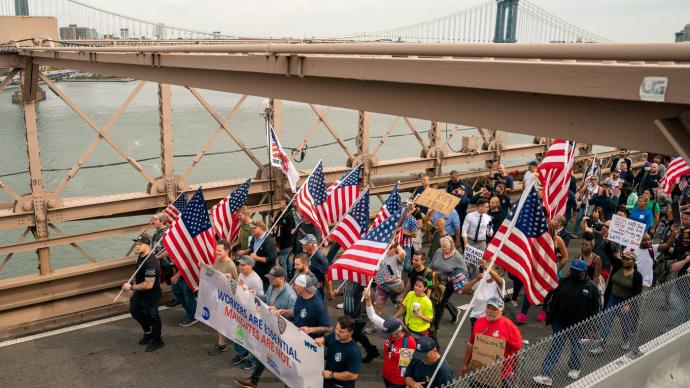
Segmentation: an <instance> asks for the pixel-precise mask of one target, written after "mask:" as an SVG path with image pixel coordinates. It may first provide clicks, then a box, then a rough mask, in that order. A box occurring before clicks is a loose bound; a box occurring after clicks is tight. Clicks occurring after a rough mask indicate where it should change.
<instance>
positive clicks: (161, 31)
mask: <svg viewBox="0 0 690 388" xmlns="http://www.w3.org/2000/svg"><path fill="white" fill-rule="evenodd" d="M153 36H154V37H155V38H156V39H163V40H165V39H168V28H167V27H166V26H165V24H163V23H158V24H156V26H155V27H154V33H153Z"/></svg>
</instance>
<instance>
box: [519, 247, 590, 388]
mask: <svg viewBox="0 0 690 388" xmlns="http://www.w3.org/2000/svg"><path fill="white" fill-rule="evenodd" d="M587 267H588V264H587V262H586V261H584V260H582V259H580V258H577V259H574V260H572V261H571V262H570V272H569V274H568V276H567V277H564V278H562V279H561V281H560V282H559V283H558V287H556V289H555V290H553V291H551V292H550V293H549V294H548V295H547V296H546V298H545V300H544V309H545V310H546V311H547V319H546V323H547V324H550V325H551V329H553V332H554V335H555V334H557V333H559V332H561V331H563V330H565V329H567V328H569V327H570V326H572V325H575V324H577V323H578V322H581V321H584V320H585V319H587V318H589V317H591V316H593V315H595V314H597V313H598V312H599V309H600V305H601V302H600V300H601V299H600V293H599V289H598V288H597V286H596V285H595V284H594V282H592V281H591V280H589V277H588V276H587ZM578 337H579V336H568V341H570V346H571V348H572V351H571V354H570V360H569V361H568V368H569V369H570V370H569V371H568V377H569V378H571V379H573V380H577V379H578V378H579V377H580V370H581V364H582V343H580V338H578ZM562 350H563V342H562V341H561V342H559V341H554V342H553V343H552V344H551V347H550V348H549V350H548V352H547V353H546V356H545V357H544V361H543V362H542V364H541V371H540V372H541V373H540V374H539V375H538V376H534V377H532V379H533V380H534V382H535V383H537V384H539V385H545V386H551V385H553V380H552V378H553V374H554V371H555V369H556V365H558V361H559V359H560V358H561V352H562Z"/></svg>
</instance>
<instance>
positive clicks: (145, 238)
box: [132, 233, 151, 245]
mask: <svg viewBox="0 0 690 388" xmlns="http://www.w3.org/2000/svg"><path fill="white" fill-rule="evenodd" d="M132 241H134V242H136V243H140V244H146V245H151V237H150V236H149V235H148V234H146V233H142V234H140V235H139V237H137V238H135V239H133V240H132Z"/></svg>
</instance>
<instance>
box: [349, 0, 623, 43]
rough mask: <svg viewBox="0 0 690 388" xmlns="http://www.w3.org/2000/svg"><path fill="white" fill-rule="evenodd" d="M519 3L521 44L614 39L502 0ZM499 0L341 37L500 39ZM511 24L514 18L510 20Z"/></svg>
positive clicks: (530, 6)
mask: <svg viewBox="0 0 690 388" xmlns="http://www.w3.org/2000/svg"><path fill="white" fill-rule="evenodd" d="M501 2H504V3H513V4H515V5H516V6H517V12H516V14H517V15H516V17H517V22H516V31H515V33H516V37H515V38H516V40H517V41H518V42H520V43H551V42H560V43H570V42H573V43H574V42H592V43H603V42H610V41H609V40H608V39H606V38H604V37H602V36H599V35H596V34H593V33H590V32H588V31H585V30H584V29H582V28H579V27H577V26H575V25H573V24H571V23H568V22H567V21H565V20H563V19H561V18H559V17H557V16H555V15H554V14H552V13H550V12H548V11H546V10H544V9H542V8H540V7H538V6H536V5H534V4H532V3H530V2H528V1H527V0H508V1H506V0H501ZM498 11H499V5H498V4H497V1H496V0H488V1H486V2H484V3H481V4H478V5H476V6H473V7H470V8H467V9H464V10H462V11H459V12H455V13H452V14H450V15H446V16H442V17H438V18H434V19H431V20H426V21H423V22H419V23H415V24H410V25H406V26H402V27H397V28H392V29H387V30H381V31H375V32H364V33H356V34H353V35H351V36H345V37H341V38H348V39H356V40H390V41H402V42H419V43H459V42H463V43H472V42H484V43H488V42H494V41H496V40H495V38H496V34H495V32H496V22H497V19H498V20H501V17H500V16H503V17H508V18H510V17H511V16H510V15H508V13H505V14H499V15H500V16H499V17H497V13H498ZM508 23H510V21H508Z"/></svg>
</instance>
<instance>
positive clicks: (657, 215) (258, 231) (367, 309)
mask: <svg viewBox="0 0 690 388" xmlns="http://www.w3.org/2000/svg"><path fill="white" fill-rule="evenodd" d="M536 167H537V163H536V162H530V163H529V169H528V171H527V172H526V173H525V174H524V177H523V178H522V184H523V185H525V184H530V183H531V182H533V181H535V179H536V174H537V172H536V171H537V168H536ZM585 167H586V168H585V171H584V176H585V179H583V180H582V181H581V183H580V184H579V185H578V183H577V181H576V180H575V178H574V177H573V179H572V182H570V193H569V204H568V208H567V210H566V214H565V216H557V217H554V218H553V219H551V220H550V221H549V233H550V235H551V237H552V238H553V241H554V250H555V252H556V253H557V256H558V260H559V263H558V276H559V279H560V282H559V285H558V287H557V288H556V289H555V290H554V291H552V292H551V293H550V294H549V296H547V301H546V302H545V303H544V306H535V307H538V308H539V310H538V314H537V320H538V321H546V323H547V324H549V325H551V328H552V329H553V332H554V333H559V332H561V331H563V330H566V329H567V328H568V327H570V326H572V325H575V324H577V323H578V322H581V321H583V320H585V319H587V318H588V317H591V316H593V315H595V314H597V313H598V312H600V311H601V310H602V309H604V308H615V307H616V306H619V305H624V307H623V308H621V309H620V310H619V315H620V317H619V319H620V320H621V325H625V331H626V332H627V333H628V334H629V336H628V337H625V338H624V342H623V343H622V344H619V345H620V346H621V347H623V348H624V349H628V348H630V346H631V345H630V339H631V336H633V335H634V332H635V327H634V326H635V325H636V322H637V319H638V317H639V315H640V314H642V312H641V311H640V309H639V306H637V305H635V304H631V303H628V302H627V301H628V300H630V299H631V298H633V297H635V296H636V295H639V294H640V293H642V292H643V290H645V289H647V288H650V287H653V286H655V285H656V284H658V283H660V282H661V281H664V280H666V279H668V278H669V276H673V275H675V274H680V273H685V272H687V271H688V269H689V268H690V187H686V188H685V190H679V189H678V188H675V189H674V191H673V192H672V193H670V194H667V193H664V192H663V191H661V190H658V186H659V182H660V180H661V179H662V178H663V174H664V171H665V165H664V159H663V158H662V157H658V156H657V157H654V159H653V161H650V162H649V163H648V164H647V166H645V167H644V168H643V169H641V171H640V172H639V173H638V174H634V173H633V164H632V160H631V159H630V158H629V157H628V156H627V152H626V151H625V150H621V152H620V154H619V155H618V156H617V157H615V158H613V160H612V164H611V165H610V166H606V168H603V169H602V168H601V167H599V166H596V165H595V166H591V165H590V166H585ZM606 169H608V170H609V172H608V174H603V170H606ZM684 179H687V177H685V178H684ZM516 180H517V177H516V176H514V175H512V174H510V173H508V172H507V171H506V168H505V167H504V166H503V165H499V166H498V168H497V170H496V173H495V175H494V176H493V178H492V179H490V180H488V182H487V183H486V184H484V185H481V186H480V187H478V188H474V187H472V186H470V185H469V184H468V183H467V182H465V181H463V180H462V179H461V177H460V173H459V172H458V171H451V172H450V175H449V181H448V184H447V187H446V191H447V193H449V194H451V195H454V196H456V197H458V199H459V202H458V204H457V206H456V207H455V208H454V209H453V210H452V211H451V212H450V213H449V214H447V215H445V214H441V213H439V212H437V211H433V210H430V209H427V208H425V207H423V206H415V204H414V203H412V202H410V203H407V204H406V206H408V209H407V212H406V215H407V216H406V217H404V218H403V219H402V221H401V224H400V227H401V229H402V230H401V233H400V234H399V235H400V236H401V237H400V238H399V239H398V238H396V240H395V241H394V242H393V243H392V244H391V245H390V248H389V249H388V250H387V252H386V253H385V255H384V257H383V260H382V263H381V265H380V267H379V270H378V273H377V274H376V276H375V278H374V281H373V285H372V287H371V288H372V290H370V289H369V288H365V287H363V286H362V285H360V284H357V283H354V282H350V281H345V282H343V284H336V285H333V284H331V282H330V281H329V280H328V278H327V276H326V272H327V270H328V267H329V265H330V264H331V263H332V262H333V261H334V260H335V258H336V255H337V253H338V251H339V250H340V247H339V246H338V245H337V244H335V243H334V242H332V241H322V235H321V233H320V232H319V230H318V228H316V227H315V226H314V225H311V224H310V223H309V222H308V221H306V220H301V219H300V217H299V215H298V214H297V213H296V212H294V210H293V209H290V208H288V207H286V205H285V203H282V204H281V210H283V211H285V214H286V215H285V216H284V217H282V218H281V219H280V222H279V224H278V225H277V228H274V229H273V233H269V231H268V230H267V228H266V225H265V224H264V223H263V221H262V220H259V219H256V220H255V218H254V217H252V214H251V213H250V212H249V211H248V210H247V209H246V208H242V209H240V211H239V221H240V222H241V228H240V232H239V238H238V241H237V242H236V243H235V244H234V245H232V244H230V242H228V241H225V240H220V241H219V242H218V245H217V249H216V257H217V259H216V262H215V264H214V267H215V268H216V269H217V270H218V271H220V272H222V273H224V274H225V276H227V277H228V278H230V279H233V280H235V281H237V282H238V284H239V285H240V286H241V287H244V288H245V289H246V290H248V291H249V292H251V293H252V294H254V295H255V296H256V297H258V298H261V300H263V301H264V302H265V303H266V304H268V305H269V306H271V309H272V310H274V311H275V313H276V314H279V315H282V316H283V317H285V318H286V319H288V320H289V321H291V322H292V323H293V324H294V325H296V326H297V327H298V328H300V330H301V331H302V332H304V333H305V334H307V335H309V336H311V337H312V338H315V339H316V341H317V343H318V344H319V345H320V346H323V347H325V349H326V352H325V354H326V360H325V367H324V371H323V378H324V386H327V387H353V386H354V385H355V382H356V380H357V378H358V375H359V373H360V369H361V364H363V363H364V364H366V363H370V362H372V361H373V360H374V359H376V358H379V357H382V358H383V366H382V370H381V376H382V379H383V382H384V383H385V385H386V387H405V386H407V387H429V385H428V383H429V380H430V378H431V375H432V374H433V373H434V371H435V370H437V369H438V372H437V374H436V377H435V379H434V381H433V383H432V385H431V386H433V387H440V386H442V385H444V384H447V383H449V382H451V381H453V379H454V378H458V377H460V376H464V375H465V374H466V373H468V372H469V371H471V370H472V368H473V366H472V365H471V362H470V361H471V359H472V349H473V344H474V341H475V338H476V336H477V335H483V334H486V333H488V332H491V333H492V334H491V335H492V336H494V337H496V338H499V339H503V340H505V342H506V346H505V355H504V356H505V357H508V356H510V355H511V354H514V353H515V352H517V351H519V350H520V349H521V348H522V345H523V341H522V335H521V333H520V329H519V325H521V324H524V323H525V322H526V321H527V312H528V309H529V308H530V303H529V302H528V300H527V297H526V296H525V297H524V299H523V300H522V306H520V305H519V304H520V293H521V291H522V289H523V287H522V284H521V282H520V280H519V279H518V278H517V277H515V276H512V275H508V274H507V273H506V272H505V271H504V270H503V269H501V268H498V267H491V268H490V267H489V263H488V262H486V261H480V262H479V263H478V265H477V263H467V262H466V261H465V258H464V254H463V252H464V248H465V247H466V246H471V247H474V248H477V249H480V250H484V249H486V247H487V245H488V244H489V243H490V241H491V239H492V238H493V236H494V234H496V232H497V230H498V227H499V226H500V225H501V223H502V222H503V220H504V219H506V217H507V216H508V213H509V212H510V210H511V196H510V194H511V193H512V192H513V191H514V190H515V189H516V187H515V185H516ZM537 186H538V184H537ZM688 186H690V185H688ZM429 187H432V185H431V183H430V177H428V176H423V177H422V178H421V185H420V187H418V188H417V189H416V190H415V191H414V193H415V194H421V193H423V192H424V190H425V189H427V188H429ZM674 201H676V202H677V203H678V204H679V205H678V208H679V209H680V213H678V212H676V213H675V217H678V216H679V214H680V220H674V219H673V217H674V212H673V211H672V206H671V204H672V203H673V202H674ZM614 214H615V215H618V216H622V217H627V218H630V219H633V220H636V221H639V222H642V223H644V224H645V235H644V238H643V241H642V243H641V244H640V247H639V248H638V249H630V248H628V247H622V246H620V245H618V244H616V243H613V242H611V241H609V240H608V239H607V237H608V230H609V228H610V227H611V219H612V217H613V215H614ZM165 217H166V216H165V215H164V214H162V213H161V214H157V215H156V216H154V221H153V222H154V226H155V227H156V233H155V234H154V236H153V239H151V238H149V237H148V236H147V235H142V236H140V237H139V238H138V239H137V240H136V251H137V253H138V254H139V260H140V262H144V261H145V263H144V264H145V265H144V266H143V268H144V271H142V272H141V273H140V274H139V275H138V276H137V277H136V279H135V281H134V283H133V284H129V283H127V284H125V285H124V286H123V288H124V289H125V291H129V292H130V294H131V306H132V307H131V312H132V316H133V317H134V318H135V319H136V320H137V321H138V322H139V323H140V324H141V326H142V329H143V330H144V336H143V338H142V340H141V341H140V344H142V345H147V348H146V350H147V351H155V350H157V349H160V348H161V347H163V346H164V343H163V341H162V339H161V321H160V317H159V315H158V311H157V307H156V306H154V305H155V304H156V303H157V300H158V298H159V297H160V282H165V283H168V284H170V285H171V288H172V291H173V294H174V296H175V299H174V300H172V301H171V302H169V303H168V305H169V306H175V305H177V304H179V305H181V306H182V308H183V309H184V311H185V317H184V319H183V320H182V321H180V322H179V323H178V324H179V326H182V327H187V326H190V325H193V324H195V323H196V322H197V321H196V319H195V317H194V313H195V311H196V299H195V295H194V293H193V292H192V289H191V287H190V286H189V285H188V284H186V281H185V279H184V278H182V277H181V276H180V272H177V271H175V268H174V264H173V263H172V262H171V261H170V260H169V258H168V257H167V252H165V249H163V248H162V247H161V245H160V244H157V243H158V242H159V241H160V239H161V238H162V235H163V232H164V231H165V228H166V222H165ZM576 239H581V248H580V250H579V252H578V253H577V254H576V255H575V256H574V257H571V255H569V253H568V249H567V247H568V245H569V244H570V242H571V241H573V240H576ZM423 242H424V244H422V243H423ZM154 246H155V247H156V249H155V251H154V252H153V253H154V255H153V256H151V255H149V253H150V249H151V247H154ZM149 262H150V263H149ZM482 279H484V281H482ZM508 279H509V280H511V281H512V287H513V292H512V295H507V294H506V285H507V284H506V282H507V280H508ZM454 294H472V295H474V305H473V309H472V311H471V312H470V315H469V318H470V330H469V335H470V339H469V343H468V344H467V350H466V354H465V358H464V364H463V365H462V366H460V367H457V368H454V367H453V366H451V365H449V364H448V363H446V362H445V361H444V362H443V363H441V360H440V359H441V351H442V349H441V348H442V344H440V343H439V341H438V338H439V336H438V333H439V330H443V328H442V327H443V325H441V322H442V318H443V315H444V313H445V311H448V312H449V314H450V317H449V321H450V322H451V323H452V324H457V322H458V321H459V318H460V315H461V312H462V311H461V310H460V309H459V308H458V307H456V306H454V305H453V304H451V302H450V300H451V297H452V296H453V295H454ZM336 298H342V303H341V304H339V305H338V308H342V309H343V314H342V315H341V316H340V317H337V319H333V320H331V317H329V314H328V308H327V305H328V304H329V303H332V302H334V301H335V300H336ZM684 298H687V296H683V295H671V301H670V303H671V305H672V311H671V314H672V317H671V319H670V320H669V323H668V325H672V324H673V323H674V322H675V323H676V324H679V323H681V322H682V320H683V318H684V317H685V315H687V314H688V312H687V311H686V310H687V307H688V306H687V302H686V301H685V299H684ZM505 302H509V303H510V306H511V307H512V308H513V309H515V310H516V312H517V310H518V308H519V313H517V314H516V316H515V321H512V320H511V319H509V318H507V317H506V316H504V314H503V312H504V308H505V305H504V303H505ZM387 304H389V305H390V307H392V311H393V312H392V313H391V314H388V316H387V317H385V316H384V310H385V307H386V305H387ZM674 306H675V307H674ZM674 308H675V311H674V310H673V309H674ZM674 314H675V315H674ZM683 314H685V315H683ZM623 315H625V323H624V322H623ZM615 318H616V317H614V316H611V317H610V319H608V320H607V321H606V322H604V324H603V325H602V326H601V328H600V329H599V332H598V333H594V334H593V338H592V342H593V343H594V344H595V345H594V347H592V348H591V349H589V353H591V355H597V354H600V353H602V352H603V351H604V349H605V347H606V346H607V343H608V342H607V341H608V337H609V332H610V329H611V327H612V325H613V323H614V319H615ZM332 322H335V325H333V324H332ZM669 327H670V326H669ZM451 331H452V329H451ZM376 332H380V334H381V337H382V338H383V339H384V340H385V343H384V345H383V347H382V348H378V347H377V346H375V345H374V344H372V341H370V340H369V337H368V335H370V334H373V333H376ZM557 338H558V339H557V340H555V341H553V343H552V344H551V346H550V348H549V350H548V353H547V354H546V357H545V358H544V362H543V364H542V365H541V370H540V375H539V376H535V377H534V381H535V382H536V383H538V384H541V385H547V386H548V385H551V384H552V378H553V375H554V373H555V365H556V364H557V363H558V360H559V358H560V355H561V353H562V350H563V348H564V345H565V344H566V342H569V343H570V347H571V354H570V359H569V362H568V366H569V368H570V370H569V372H568V374H567V375H568V377H570V378H572V379H577V378H579V376H580V370H581V363H582V358H583V353H584V349H583V341H582V339H581V338H574V337H573V338H561V337H557ZM226 342H227V340H226V339H225V338H224V337H223V336H222V335H221V334H218V339H217V343H216V344H215V345H214V346H213V347H212V348H211V349H209V350H208V354H209V355H210V356H216V355H219V354H222V353H224V352H226V351H227V350H228V349H229V346H228V344H227V343H226ZM357 343H359V344H360V345H362V348H363V350H364V352H363V354H362V352H360V349H359V347H358V346H357ZM333 354H338V355H339V356H338V357H337V358H335V357H334V356H333ZM231 362H232V364H234V365H238V366H239V367H240V368H241V369H244V370H247V371H250V370H251V371H252V374H251V376H250V377H248V378H244V379H241V378H238V379H236V380H235V381H236V383H238V384H239V385H240V386H242V387H256V386H257V385H258V384H259V381H260V377H261V375H262V373H263V371H264V369H265V368H264V366H263V365H262V364H261V363H260V362H259V361H258V360H257V359H256V358H254V356H253V355H251V354H250V353H249V352H247V350H246V349H244V348H243V347H241V346H239V345H234V355H233V358H232V361H231ZM512 373H513V365H512V364H509V365H504V366H503V369H502V372H501V381H502V386H510V384H509V379H510V377H511V375H512Z"/></svg>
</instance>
